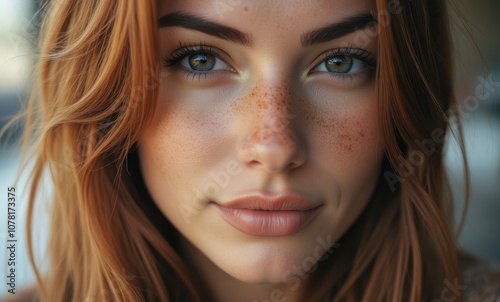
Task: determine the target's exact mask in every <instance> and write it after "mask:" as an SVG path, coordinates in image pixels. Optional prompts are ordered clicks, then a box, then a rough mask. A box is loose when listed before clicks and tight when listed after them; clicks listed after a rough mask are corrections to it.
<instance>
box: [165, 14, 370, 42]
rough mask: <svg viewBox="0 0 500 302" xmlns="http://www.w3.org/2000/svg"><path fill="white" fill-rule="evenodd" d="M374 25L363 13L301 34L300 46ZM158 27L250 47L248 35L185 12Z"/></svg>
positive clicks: (173, 15)
mask: <svg viewBox="0 0 500 302" xmlns="http://www.w3.org/2000/svg"><path fill="white" fill-rule="evenodd" d="M375 24H376V20H375V18H374V16H373V15H372V14H371V13H369V12H364V13H361V14H359V15H355V16H352V17H349V18H347V19H345V20H343V21H340V22H337V23H333V24H329V25H326V26H324V27H321V28H319V29H316V30H312V31H309V32H306V33H304V34H302V36H301V44H302V46H312V45H314V44H319V43H323V42H327V41H330V40H334V39H337V38H340V37H342V36H345V35H347V34H350V33H353V32H355V31H357V30H360V29H363V28H365V27H369V26H373V25H375ZM158 26H159V27H160V28H161V27H176V26H179V27H183V28H187V29H192V30H197V31H200V32H203V33H206V34H208V35H211V36H214V37H218V38H222V39H225V40H228V41H232V42H236V43H238V44H242V45H245V46H251V45H252V36H251V35H250V34H249V33H245V32H242V31H240V30H238V29H235V28H232V27H229V26H225V25H222V24H218V23H216V22H213V21H210V20H206V19H204V18H202V17H199V16H195V15H192V14H189V13H185V12H174V13H170V14H168V15H165V16H163V17H161V18H160V19H159V20H158Z"/></svg>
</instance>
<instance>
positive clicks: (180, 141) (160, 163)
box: [142, 100, 225, 182]
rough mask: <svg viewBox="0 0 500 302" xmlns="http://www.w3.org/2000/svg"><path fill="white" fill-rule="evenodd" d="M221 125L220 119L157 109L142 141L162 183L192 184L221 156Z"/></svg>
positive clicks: (180, 110) (192, 112) (200, 114)
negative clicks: (180, 182) (183, 181)
mask: <svg viewBox="0 0 500 302" xmlns="http://www.w3.org/2000/svg"><path fill="white" fill-rule="evenodd" d="M161 102H163V103H164V104H168V103H169V102H172V103H173V104H176V103H178V101H170V100H162V101H161ZM167 107H168V108H167ZM221 123H222V122H221V119H220V118H219V119H217V118H216V117H214V116H211V115H210V114H206V113H203V112H201V111H198V110H190V109H186V108H182V109H181V108H176V107H175V106H158V108H157V111H156V112H155V117H154V119H153V121H152V123H151V125H150V127H149V128H148V129H147V131H146V133H145V135H144V138H143V139H142V145H143V149H146V150H145V153H147V154H148V155H149V156H151V159H150V161H152V162H151V164H152V165H155V166H156V168H158V170H159V171H161V174H162V175H161V176H162V177H163V178H164V179H167V180H173V181H176V182H178V181H179V180H182V179H185V180H189V181H192V180H194V179H196V176H197V175H201V174H202V173H203V171H206V170H207V169H209V167H210V166H211V165H213V163H214V162H216V159H217V157H218V156H220V154H222V152H223V148H224V146H223V145H224V144H222V141H223V140H224V135H225V133H224V130H223V129H224V127H222V125H221Z"/></svg>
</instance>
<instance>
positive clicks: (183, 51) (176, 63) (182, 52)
mask: <svg viewBox="0 0 500 302" xmlns="http://www.w3.org/2000/svg"><path fill="white" fill-rule="evenodd" d="M179 45H180V47H179V48H178V49H176V50H174V51H173V52H172V53H171V54H170V55H165V57H164V58H163V64H164V66H165V67H171V68H176V69H178V70H180V71H182V72H183V73H184V74H185V75H186V77H191V79H192V80H194V79H196V78H197V79H198V80H200V79H201V77H203V78H204V79H206V78H207V77H208V76H211V75H213V73H214V71H204V72H200V71H192V70H188V69H186V68H184V67H182V66H181V65H180V62H181V61H182V60H183V59H184V58H186V57H188V56H190V55H194V54H197V53H207V54H211V55H213V56H214V57H216V58H217V59H220V60H222V61H224V62H226V61H228V60H227V55H224V54H223V53H222V52H221V51H219V50H218V49H217V48H216V47H213V46H212V45H210V44H205V43H204V42H201V43H198V44H182V43H180V42H179ZM226 64H227V63H226Z"/></svg>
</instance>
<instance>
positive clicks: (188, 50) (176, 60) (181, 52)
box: [163, 42, 377, 80]
mask: <svg viewBox="0 0 500 302" xmlns="http://www.w3.org/2000/svg"><path fill="white" fill-rule="evenodd" d="M179 45H180V47H179V48H178V49H176V50H174V51H173V52H172V53H171V54H170V55H165V57H164V58H163V63H164V66H165V67H170V68H176V69H178V70H180V71H182V72H183V73H184V74H185V75H186V77H191V79H192V80H195V79H196V78H197V79H198V80H200V79H201V78H202V77H203V78H204V79H206V78H207V77H209V76H212V75H214V72H216V71H220V70H215V71H203V72H200V71H193V70H189V69H186V68H184V67H182V66H181V65H180V62H181V61H182V60H183V59H184V58H186V57H188V56H190V55H193V54H197V53H206V54H211V55H213V56H214V57H216V58H217V59H220V60H222V61H224V62H227V61H228V60H227V58H228V56H227V55H225V54H223V53H222V52H221V51H220V50H218V49H217V48H216V47H213V46H212V45H210V44H205V43H204V42H201V43H198V44H182V43H179ZM341 55H344V56H350V57H352V58H354V59H358V60H361V61H362V62H363V63H365V64H366V65H367V68H368V72H370V73H371V72H373V70H374V69H375V68H376V66H377V60H376V58H375V57H374V56H373V55H372V54H371V53H369V52H368V51H366V50H364V49H361V48H352V47H351V46H347V47H343V48H337V49H332V50H330V51H327V52H325V53H323V54H322V55H321V56H320V57H319V58H318V59H317V60H316V63H315V65H314V68H317V67H318V66H320V65H321V64H322V63H324V62H325V60H326V59H328V58H331V57H334V56H341ZM226 64H227V63H226ZM315 72H316V71H311V73H315ZM362 74H363V73H362V72H361V73H357V74H340V73H329V76H331V77H334V78H337V79H341V80H353V79H354V78H355V77H356V76H361V75H362Z"/></svg>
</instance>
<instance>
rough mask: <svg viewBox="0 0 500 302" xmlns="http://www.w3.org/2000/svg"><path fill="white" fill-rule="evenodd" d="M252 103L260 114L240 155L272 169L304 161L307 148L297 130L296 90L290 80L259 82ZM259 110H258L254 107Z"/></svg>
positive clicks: (278, 169) (252, 94) (245, 139)
mask: <svg viewBox="0 0 500 302" xmlns="http://www.w3.org/2000/svg"><path fill="white" fill-rule="evenodd" d="M253 91H254V92H253V93H251V100H249V101H250V103H252V104H254V106H255V110H256V114H254V117H253V118H252V123H251V129H250V131H249V132H247V136H246V137H245V138H244V140H243V144H242V150H241V152H240V159H241V160H243V161H245V162H247V163H253V164H254V165H255V164H256V165H258V166H260V167H263V168H265V169H266V170H268V171H275V172H276V171H280V170H283V169H284V168H287V167H293V166H298V165H301V164H302V163H303V160H304V156H303V148H302V146H301V144H300V141H299V136H298V134H297V133H296V131H295V130H294V126H293V121H294V119H295V117H296V116H295V114H294V113H293V112H292V111H291V103H292V101H293V93H292V91H291V87H290V86H289V84H287V83H286V81H281V82H279V83H276V82H274V83H273V84H269V83H268V84H267V85H258V84H257V85H256V86H255V89H253ZM254 112H255V111H254Z"/></svg>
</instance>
